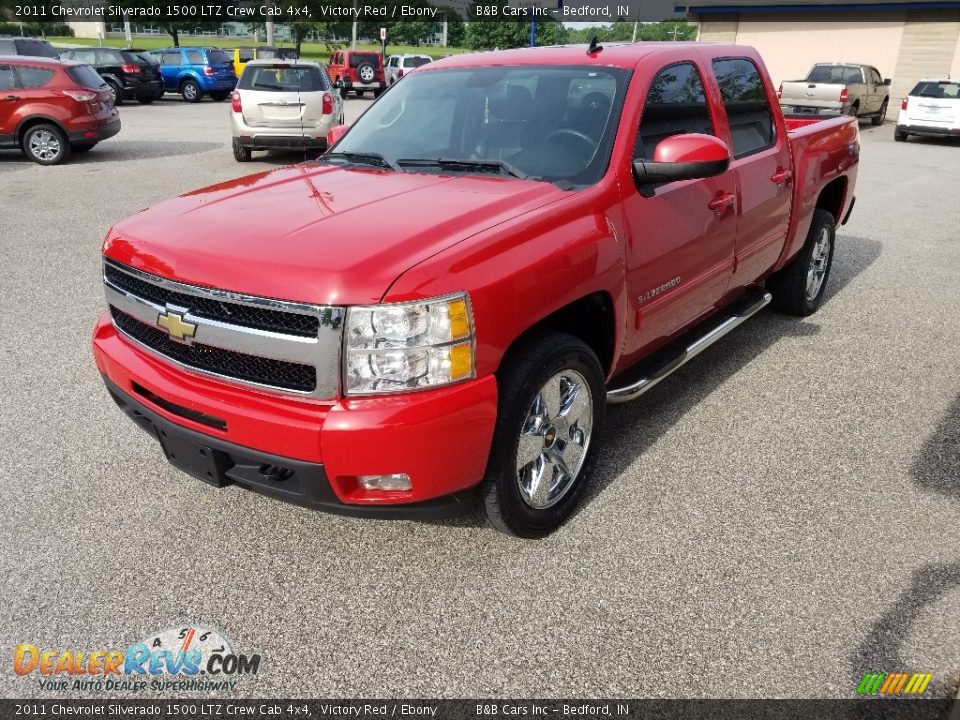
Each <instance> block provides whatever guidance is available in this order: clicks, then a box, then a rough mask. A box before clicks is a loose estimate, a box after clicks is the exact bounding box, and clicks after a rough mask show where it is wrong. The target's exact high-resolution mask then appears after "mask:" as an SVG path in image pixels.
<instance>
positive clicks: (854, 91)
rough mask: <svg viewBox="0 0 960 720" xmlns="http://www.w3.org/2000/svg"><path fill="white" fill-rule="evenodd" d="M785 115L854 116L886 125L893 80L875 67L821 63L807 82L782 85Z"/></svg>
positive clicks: (811, 73)
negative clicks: (882, 75)
mask: <svg viewBox="0 0 960 720" xmlns="http://www.w3.org/2000/svg"><path fill="white" fill-rule="evenodd" d="M778 95H779V96H780V107H781V109H782V110H783V113H784V115H853V116H855V117H869V118H870V119H871V121H872V122H873V124H874V125H883V121H884V120H885V119H886V117H887V107H889V105H890V79H889V78H887V79H883V78H882V77H881V75H880V71H879V70H877V69H876V68H875V67H873V66H872V65H857V64H849V63H817V64H816V65H814V66H813V67H812V68H811V69H810V72H809V73H807V77H806V78H805V79H803V80H788V81H786V82H783V83H780V90H779V92H778Z"/></svg>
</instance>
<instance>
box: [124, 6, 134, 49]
mask: <svg viewBox="0 0 960 720" xmlns="http://www.w3.org/2000/svg"><path fill="white" fill-rule="evenodd" d="M123 35H124V37H125V38H126V40H127V47H133V33H132V32H130V16H129V15H127V14H126V13H124V14H123Z"/></svg>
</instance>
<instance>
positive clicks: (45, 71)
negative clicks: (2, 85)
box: [15, 64, 76, 118]
mask: <svg viewBox="0 0 960 720" xmlns="http://www.w3.org/2000/svg"><path fill="white" fill-rule="evenodd" d="M15 72H16V73H17V76H18V77H19V80H20V90H18V91H17V93H16V94H17V95H19V96H20V98H21V101H22V102H23V103H24V104H30V103H38V104H41V103H42V104H43V105H45V106H47V107H48V108H49V106H51V105H52V106H54V107H56V108H58V109H59V110H60V113H56V112H52V111H50V110H47V111H46V112H48V113H49V114H50V115H52V116H54V117H60V118H63V117H69V116H70V115H73V114H74V113H75V110H74V108H75V105H76V103H75V102H74V100H73V99H72V98H69V97H64V96H63V95H62V94H59V93H54V92H53V91H52V90H51V89H50V88H49V87H48V86H49V85H50V81H51V80H53V78H54V77H55V76H56V74H57V72H56V70H54V69H53V68H51V67H43V66H40V65H28V64H18V65H17V66H16V67H15Z"/></svg>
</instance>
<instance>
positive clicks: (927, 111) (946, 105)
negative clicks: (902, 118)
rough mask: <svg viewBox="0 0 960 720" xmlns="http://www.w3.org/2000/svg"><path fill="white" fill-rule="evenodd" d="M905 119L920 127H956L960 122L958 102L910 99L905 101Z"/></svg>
mask: <svg viewBox="0 0 960 720" xmlns="http://www.w3.org/2000/svg"><path fill="white" fill-rule="evenodd" d="M907 119H908V120H909V121H910V122H911V123H918V124H921V125H932V126H937V125H943V126H953V125H957V124H958V121H960V100H957V99H947V98H933V97H911V98H909V99H908V100H907Z"/></svg>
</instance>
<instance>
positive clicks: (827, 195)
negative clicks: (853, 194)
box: [816, 175, 847, 223]
mask: <svg viewBox="0 0 960 720" xmlns="http://www.w3.org/2000/svg"><path fill="white" fill-rule="evenodd" d="M846 199H847V177H846V176H845V175H841V176H840V177H837V178H834V179H833V180H831V181H830V182H828V183H827V184H826V185H824V186H823V189H821V190H820V194H819V195H817V204H816V209H818V210H826V211H827V212H829V213H830V214H831V215H833V220H834V222H835V223H840V221H841V220H842V219H843V218H842V217H841V216H842V215H843V208H844V206H845V204H846Z"/></svg>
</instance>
